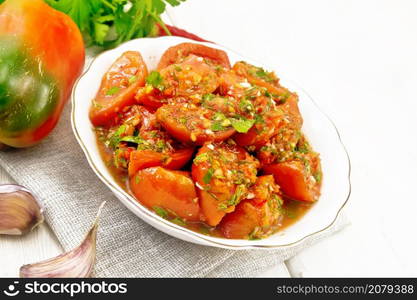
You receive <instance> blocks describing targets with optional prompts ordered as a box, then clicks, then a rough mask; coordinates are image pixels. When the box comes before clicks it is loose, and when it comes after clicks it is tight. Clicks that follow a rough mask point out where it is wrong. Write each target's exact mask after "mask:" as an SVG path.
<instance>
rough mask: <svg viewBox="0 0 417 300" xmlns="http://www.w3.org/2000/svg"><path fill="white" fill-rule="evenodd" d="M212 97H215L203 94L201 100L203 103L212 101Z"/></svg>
mask: <svg viewBox="0 0 417 300" xmlns="http://www.w3.org/2000/svg"><path fill="white" fill-rule="evenodd" d="M214 97H216V96H215V95H213V94H204V95H203V97H202V98H201V99H202V100H203V101H210V100H213V99H214Z"/></svg>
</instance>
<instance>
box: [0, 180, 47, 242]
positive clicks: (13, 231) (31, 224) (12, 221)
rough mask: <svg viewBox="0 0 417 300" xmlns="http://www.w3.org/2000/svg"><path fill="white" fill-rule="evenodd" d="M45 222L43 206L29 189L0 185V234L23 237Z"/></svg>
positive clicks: (19, 186) (13, 185) (14, 185)
mask: <svg viewBox="0 0 417 300" xmlns="http://www.w3.org/2000/svg"><path fill="white" fill-rule="evenodd" d="M43 221H44V217H43V206H42V204H41V203H40V202H39V201H38V200H37V199H36V198H35V197H34V196H33V195H32V193H31V192H30V191H29V190H28V189H26V188H25V187H23V186H21V185H17V184H1V185H0V234H6V235H23V234H26V233H27V232H29V231H31V230H32V229H33V228H35V227H36V226H38V225H39V224H41V223H42V222H43Z"/></svg>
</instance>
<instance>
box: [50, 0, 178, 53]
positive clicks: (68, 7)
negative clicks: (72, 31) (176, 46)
mask: <svg viewBox="0 0 417 300" xmlns="http://www.w3.org/2000/svg"><path fill="white" fill-rule="evenodd" d="M45 1H46V2H47V3H48V4H49V5H50V6H52V7H53V8H55V9H57V10H59V11H61V12H63V13H65V14H67V15H68V16H70V17H71V18H72V19H73V20H74V22H75V23H76V24H77V25H78V27H79V28H80V31H81V32H82V33H83V35H84V38H85V40H86V42H87V44H88V45H92V44H93V45H99V46H105V47H116V46H117V45H119V44H121V43H123V42H125V41H128V40H131V39H135V38H140V37H145V36H155V35H156V34H157V33H158V31H159V29H158V27H157V25H159V26H160V27H161V28H162V29H163V30H164V31H165V33H166V34H169V35H170V32H169V30H168V29H167V28H166V26H165V24H164V23H163V21H162V20H161V17H160V15H161V14H162V13H163V12H164V11H165V8H166V4H170V5H171V6H177V5H179V4H180V3H181V2H184V1H185V0H45ZM112 28H114V30H111V29H112Z"/></svg>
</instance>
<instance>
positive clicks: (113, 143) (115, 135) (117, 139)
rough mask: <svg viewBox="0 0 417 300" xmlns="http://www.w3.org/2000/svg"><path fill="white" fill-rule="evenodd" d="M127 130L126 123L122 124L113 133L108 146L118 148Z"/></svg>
mask: <svg viewBox="0 0 417 300" xmlns="http://www.w3.org/2000/svg"><path fill="white" fill-rule="evenodd" d="M125 131H126V125H121V126H119V128H117V130H116V131H115V132H114V133H113V135H112V136H111V137H110V138H109V140H108V146H109V147H110V148H113V149H116V148H117V145H118V144H119V143H120V140H121V139H122V134H123V133H125Z"/></svg>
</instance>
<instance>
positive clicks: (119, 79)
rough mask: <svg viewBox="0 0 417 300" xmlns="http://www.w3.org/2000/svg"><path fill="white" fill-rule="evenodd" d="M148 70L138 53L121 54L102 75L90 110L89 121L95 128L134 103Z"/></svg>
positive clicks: (105, 123)
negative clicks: (136, 93)
mask: <svg viewBox="0 0 417 300" xmlns="http://www.w3.org/2000/svg"><path fill="white" fill-rule="evenodd" d="M147 75H148V70H147V67H146V64H145V62H144V61H143V59H142V56H141V55H140V53H139V52H135V51H127V52H125V53H123V54H122V56H120V57H119V58H118V59H117V60H116V61H115V62H114V63H113V65H112V66H111V67H110V69H109V70H108V71H107V73H106V74H105V75H104V77H103V79H102V81H101V86H100V89H99V91H98V93H97V95H96V97H95V99H94V101H93V106H92V107H91V109H90V120H91V122H92V123H93V125H95V126H107V125H111V124H113V123H114V121H115V120H114V118H115V117H116V116H117V114H118V113H119V112H121V111H122V110H123V108H124V107H125V106H127V105H131V104H133V103H134V95H135V92H136V91H137V89H138V88H139V87H140V86H143V85H144V84H145V78H146V76H147Z"/></svg>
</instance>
